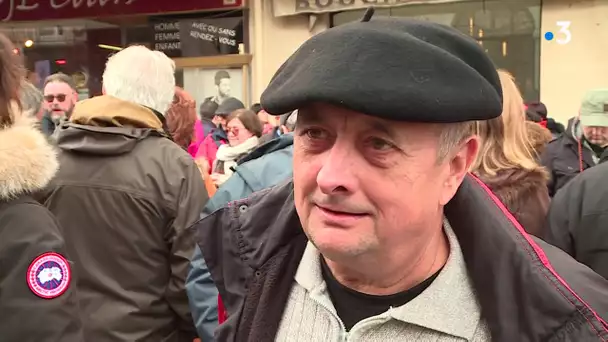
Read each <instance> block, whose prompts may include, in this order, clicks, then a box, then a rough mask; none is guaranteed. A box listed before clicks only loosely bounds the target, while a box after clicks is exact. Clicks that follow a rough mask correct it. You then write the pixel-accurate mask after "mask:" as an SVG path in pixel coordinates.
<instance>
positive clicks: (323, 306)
mask: <svg viewBox="0 0 608 342" xmlns="http://www.w3.org/2000/svg"><path fill="white" fill-rule="evenodd" d="M373 14H374V13H373V9H370V10H369V11H368V12H366V14H365V16H364V18H363V19H362V20H361V21H360V22H355V23H351V24H346V25H342V26H339V27H335V28H332V29H329V30H327V31H326V32H323V33H320V34H318V35H316V36H314V37H312V38H311V39H310V40H308V41H307V42H305V43H304V44H303V45H302V46H301V47H300V48H299V49H298V50H297V51H296V52H294V54H293V55H292V56H291V57H290V58H289V59H288V60H287V61H286V62H285V63H284V65H283V66H282V67H281V68H279V70H278V71H277V73H276V74H275V76H274V77H273V78H272V80H271V82H270V84H269V85H268V87H267V88H266V90H265V91H264V93H263V94H262V97H261V101H260V103H257V104H254V105H253V106H251V107H250V108H247V107H246V106H245V104H243V103H242V102H241V101H240V100H238V99H236V98H234V97H229V96H214V97H209V98H206V99H205V100H204V101H203V103H200V104H197V103H196V102H195V100H194V97H193V96H192V95H191V94H189V93H188V92H187V91H186V90H184V89H181V88H179V87H176V84H175V77H174V74H175V64H174V62H173V61H172V60H171V59H170V58H168V57H167V56H166V55H164V54H163V53H161V52H157V51H151V50H149V49H148V48H146V47H143V46H130V47H127V48H125V49H123V50H121V51H120V52H117V53H116V54H114V55H113V56H111V57H110V58H109V59H108V61H107V65H106V68H105V71H104V74H103V94H102V95H100V96H95V97H92V98H90V99H87V100H83V101H78V93H77V90H76V87H75V84H74V82H73V80H72V79H71V78H70V77H69V76H67V75H64V74H54V75H51V76H49V77H48V78H47V79H46V80H45V82H44V84H43V89H42V90H38V89H37V88H36V87H34V86H32V85H31V84H29V83H28V82H27V81H26V80H25V77H24V69H23V63H22V60H20V56H19V55H16V54H14V53H13V52H12V51H13V46H12V44H11V42H10V41H9V40H8V39H6V38H5V37H3V36H0V143H1V145H0V146H1V147H0V158H2V160H0V312H4V313H6V315H4V316H3V319H1V320H0V339H1V340H2V341H5V340H6V341H49V342H50V341H67V342H71V341H96V342H97V341H100V342H106V341H107V342H114V341H116V342H132V341H150V342H157V341H164V342H192V341H195V340H199V341H203V342H205V341H214V340H217V341H238V342H241V341H252V342H253V341H255V342H260V341H334V340H335V341H469V342H481V341H494V342H512V341H564V342H565V341H581V342H584V341H608V324H607V323H606V320H608V280H606V279H607V278H608V233H605V232H604V230H603V227H604V225H605V224H607V223H608V221H607V220H608V214H606V212H607V209H608V204H607V203H608V189H607V188H606V187H605V186H603V184H604V183H603V182H602V175H603V172H605V171H604V169H605V168H608V163H602V162H603V161H605V160H607V159H608V152H606V146H608V89H591V90H590V91H589V92H588V94H586V95H585V97H584V98H583V99H582V101H581V108H580V112H579V113H578V115H576V116H575V117H573V118H572V119H571V120H570V121H569V123H568V126H567V127H564V126H563V125H561V124H559V123H558V122H556V121H555V120H553V119H552V118H550V117H549V116H548V111H547V108H546V106H545V105H544V104H542V103H540V102H529V103H525V101H524V99H523V98H522V95H521V93H520V91H519V89H518V87H517V85H516V82H515V80H514V79H513V77H512V76H511V75H510V74H509V73H508V72H507V71H505V70H497V69H496V67H495V66H494V64H493V63H492V61H491V60H490V59H489V58H488V56H487V55H486V54H485V52H484V51H483V50H482V49H481V48H480V47H479V45H478V44H477V43H476V42H475V41H474V40H472V39H471V38H469V37H467V36H465V35H463V34H461V33H459V32H457V31H456V30H453V29H451V28H448V27H444V26H442V25H438V24H434V23H430V22H421V21H417V20H412V19H396V18H372V17H373ZM379 60H382V61H383V62H382V63H378V62H377V61H379ZM362 84H365V86H361V85H362ZM216 85H217V86H218V87H220V85H221V82H216ZM218 91H219V89H218Z"/></svg>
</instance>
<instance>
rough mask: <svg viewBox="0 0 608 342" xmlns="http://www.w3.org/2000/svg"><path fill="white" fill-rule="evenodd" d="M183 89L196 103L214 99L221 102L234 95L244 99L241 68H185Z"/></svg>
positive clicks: (241, 99) (218, 102)
mask: <svg viewBox="0 0 608 342" xmlns="http://www.w3.org/2000/svg"><path fill="white" fill-rule="evenodd" d="M183 77H184V89H186V91H188V92H189V93H190V94H192V96H193V97H194V98H195V100H196V103H197V104H201V103H203V102H205V101H214V102H217V104H218V105H219V104H221V103H222V102H224V100H226V99H227V98H230V97H234V98H237V99H238V100H240V101H244V97H243V71H242V69H240V68H239V69H200V68H196V69H195V68H187V69H184V71H183Z"/></svg>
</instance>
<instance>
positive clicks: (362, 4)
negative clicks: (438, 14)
mask: <svg viewBox="0 0 608 342" xmlns="http://www.w3.org/2000/svg"><path fill="white" fill-rule="evenodd" d="M458 1H464V0H273V3H272V5H273V10H274V16H275V17H282V16H288V15H295V14H303V13H328V12H339V11H346V10H356V9H363V8H367V7H370V6H374V7H394V6H405V5H420V4H436V3H446V2H458Z"/></svg>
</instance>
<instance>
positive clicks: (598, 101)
mask: <svg viewBox="0 0 608 342" xmlns="http://www.w3.org/2000/svg"><path fill="white" fill-rule="evenodd" d="M581 123H582V124H583V126H599V127H608V89H594V90H590V91H588V92H587V94H585V97H584V98H583V103H582V104H581Z"/></svg>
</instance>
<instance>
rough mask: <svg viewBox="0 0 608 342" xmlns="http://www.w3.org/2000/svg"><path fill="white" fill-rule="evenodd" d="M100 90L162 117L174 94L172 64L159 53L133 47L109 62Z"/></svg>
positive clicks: (165, 56) (136, 46) (173, 70)
mask: <svg viewBox="0 0 608 342" xmlns="http://www.w3.org/2000/svg"><path fill="white" fill-rule="evenodd" d="M103 87H104V90H105V93H106V94H107V95H110V96H114V97H116V98H119V99H121V100H124V101H129V102H133V103H137V104H140V105H143V106H146V107H150V108H152V109H154V110H156V111H158V112H160V113H161V114H163V115H165V113H166V112H167V110H169V107H170V106H171V103H172V102H173V95H174V94H175V63H174V62H173V61H172V60H171V59H170V58H169V57H167V55H165V54H164V53H162V52H159V51H152V50H150V49H148V48H146V47H145V46H141V45H133V46H130V47H128V48H126V49H124V50H122V51H120V52H118V53H116V54H115V55H113V56H111V57H110V58H109V59H108V62H107V63H106V70H105V71H104V73H103Z"/></svg>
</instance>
